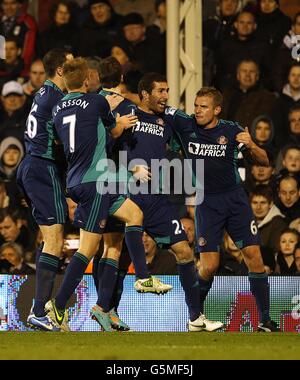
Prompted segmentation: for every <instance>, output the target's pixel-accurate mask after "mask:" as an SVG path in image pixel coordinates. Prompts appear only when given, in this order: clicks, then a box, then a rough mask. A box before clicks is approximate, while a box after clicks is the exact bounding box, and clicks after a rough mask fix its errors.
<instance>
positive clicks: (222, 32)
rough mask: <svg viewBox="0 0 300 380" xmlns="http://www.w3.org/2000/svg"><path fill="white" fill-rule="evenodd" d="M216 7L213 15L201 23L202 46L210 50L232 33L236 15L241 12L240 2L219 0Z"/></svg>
mask: <svg viewBox="0 0 300 380" xmlns="http://www.w3.org/2000/svg"><path fill="white" fill-rule="evenodd" d="M216 5H217V6H216V12H215V15H214V16H212V17H210V18H209V19H208V20H206V21H204V23H203V45H204V46H205V47H207V48H209V49H211V50H215V49H217V48H218V47H219V46H220V45H221V44H222V42H223V40H224V39H225V38H226V37H228V36H230V35H231V34H233V33H234V26H233V25H234V21H235V18H236V15H237V14H238V13H239V12H240V11H241V10H242V1H241V0H219V1H218V2H217V4H216Z"/></svg>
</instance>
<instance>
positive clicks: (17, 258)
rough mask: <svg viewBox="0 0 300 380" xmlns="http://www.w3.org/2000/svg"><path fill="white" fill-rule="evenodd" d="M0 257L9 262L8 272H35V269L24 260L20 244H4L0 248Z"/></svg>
mask: <svg viewBox="0 0 300 380" xmlns="http://www.w3.org/2000/svg"><path fill="white" fill-rule="evenodd" d="M0 257H1V259H2V260H6V261H7V262H8V263H9V266H10V267H9V270H8V272H7V274H15V275H17V274H19V275H20V274H21V275H24V274H35V270H34V269H33V268H32V267H30V266H29V265H28V264H26V263H25V262H24V252H23V249H22V247H21V246H20V245H19V244H16V243H5V244H3V245H2V246H1V248H0Z"/></svg>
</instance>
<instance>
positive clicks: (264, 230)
mask: <svg viewBox="0 0 300 380" xmlns="http://www.w3.org/2000/svg"><path fill="white" fill-rule="evenodd" d="M250 203H251V208H252V211H253V214H254V216H255V218H256V221H257V224H258V231H259V234H260V237H261V245H262V246H264V247H268V248H270V249H271V250H272V252H273V254H274V255H275V253H276V251H277V247H278V242H279V237H280V235H281V233H282V231H283V230H284V229H285V228H287V223H286V221H285V220H284V215H283V214H282V213H281V212H280V210H279V209H278V208H277V207H276V206H275V205H274V203H273V191H272V189H271V188H270V187H268V186H266V185H259V186H257V187H256V188H255V189H254V190H253V192H252V193H251V194H250Z"/></svg>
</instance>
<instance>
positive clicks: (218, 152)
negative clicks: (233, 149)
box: [189, 142, 227, 157]
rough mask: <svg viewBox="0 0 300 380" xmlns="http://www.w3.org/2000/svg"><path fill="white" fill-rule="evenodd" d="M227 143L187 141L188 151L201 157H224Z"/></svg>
mask: <svg viewBox="0 0 300 380" xmlns="http://www.w3.org/2000/svg"><path fill="white" fill-rule="evenodd" d="M226 149H227V145H214V144H198V143H194V142H190V143H189V153H191V154H194V155H197V156H202V157H225V155H226Z"/></svg>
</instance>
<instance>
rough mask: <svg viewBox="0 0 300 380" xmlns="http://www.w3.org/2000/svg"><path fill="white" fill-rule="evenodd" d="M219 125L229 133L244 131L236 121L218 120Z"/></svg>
mask: <svg viewBox="0 0 300 380" xmlns="http://www.w3.org/2000/svg"><path fill="white" fill-rule="evenodd" d="M219 124H220V125H221V126H222V127H224V128H227V129H228V130H229V131H232V132H237V131H239V132H243V131H244V128H243V127H242V126H241V125H240V124H239V123H238V122H237V121H232V120H224V119H220V120H219Z"/></svg>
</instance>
